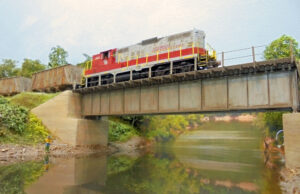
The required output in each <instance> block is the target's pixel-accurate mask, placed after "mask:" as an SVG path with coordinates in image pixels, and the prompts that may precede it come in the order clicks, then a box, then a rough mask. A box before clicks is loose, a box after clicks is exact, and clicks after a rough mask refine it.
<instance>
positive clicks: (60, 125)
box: [32, 91, 109, 146]
mask: <svg viewBox="0 0 300 194" xmlns="http://www.w3.org/2000/svg"><path fill="white" fill-rule="evenodd" d="M81 110H82V108H81V96H80V94H77V93H73V92H72V91H65V92H62V93H61V94H59V95H58V96H56V97H54V98H53V99H51V100H49V101H47V102H46V103H44V104H42V105H40V106H38V107H36V108H34V109H33V110H32V113H33V114H35V115H36V116H37V117H38V118H39V119H41V120H42V122H43V124H44V125H45V126H46V127H47V128H48V129H49V131H51V133H52V134H54V135H55V136H56V137H58V138H59V139H60V140H61V141H62V142H64V143H67V144H69V145H72V146H92V145H101V146H107V141H108V128H109V125H108V117H106V116H102V117H100V119H98V120H89V119H84V118H83V117H82V116H81Z"/></svg>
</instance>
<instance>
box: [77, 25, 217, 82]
mask: <svg viewBox="0 0 300 194" xmlns="http://www.w3.org/2000/svg"><path fill="white" fill-rule="evenodd" d="M217 66H218V62H217V61H216V52H215V51H212V53H211V52H209V51H208V50H207V49H205V33H204V32H203V31H201V30H197V29H194V30H190V31H187V32H182V33H178V34H174V35H170V36H165V37H161V38H157V37H154V38H150V39H147V40H143V41H141V42H140V43H138V44H134V45H131V46H128V47H123V48H120V49H118V48H115V49H110V50H106V51H103V52H100V53H99V54H96V55H94V56H93V57H92V60H91V61H88V62H87V63H86V67H85V69H84V73H83V83H82V87H93V86H99V85H107V84H111V83H118V82H124V81H129V80H138V79H145V78H150V77H157V76H163V75H168V74H178V73H183V72H189V71H198V70H203V69H208V68H213V67H217Z"/></svg>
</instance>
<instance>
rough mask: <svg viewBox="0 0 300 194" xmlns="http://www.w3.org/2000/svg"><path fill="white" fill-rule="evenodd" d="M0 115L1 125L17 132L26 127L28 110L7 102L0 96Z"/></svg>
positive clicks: (21, 131)
mask: <svg viewBox="0 0 300 194" xmlns="http://www.w3.org/2000/svg"><path fill="white" fill-rule="evenodd" d="M0 115H1V126H3V127H5V128H7V129H9V130H11V131H14V132H16V133H19V134H21V133H23V132H24V130H25V129H26V123H27V116H28V110H27V109H25V108H23V107H19V106H15V105H12V104H9V103H8V102H7V101H6V100H5V99H4V98H3V97H1V98H0Z"/></svg>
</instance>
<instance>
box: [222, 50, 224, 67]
mask: <svg viewBox="0 0 300 194" xmlns="http://www.w3.org/2000/svg"><path fill="white" fill-rule="evenodd" d="M222 67H224V52H222Z"/></svg>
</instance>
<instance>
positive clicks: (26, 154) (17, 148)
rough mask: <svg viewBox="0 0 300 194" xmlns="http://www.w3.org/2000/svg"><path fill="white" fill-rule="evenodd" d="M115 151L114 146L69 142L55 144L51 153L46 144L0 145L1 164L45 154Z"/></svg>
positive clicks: (56, 155) (34, 158) (61, 154)
mask: <svg viewBox="0 0 300 194" xmlns="http://www.w3.org/2000/svg"><path fill="white" fill-rule="evenodd" d="M113 152H115V149H114V148H113V147H100V146H94V147H92V146H90V147H83V146H81V147H72V146H69V145H67V144H56V143H55V144H53V145H51V146H50V153H46V152H45V145H44V144H37V145H34V146H33V145H14V144H3V145H0V165H7V164H13V163H16V162H23V161H31V160H41V159H43V158H44V156H45V155H48V156H51V157H61V158H69V157H81V156H86V155H92V154H108V153H113Z"/></svg>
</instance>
